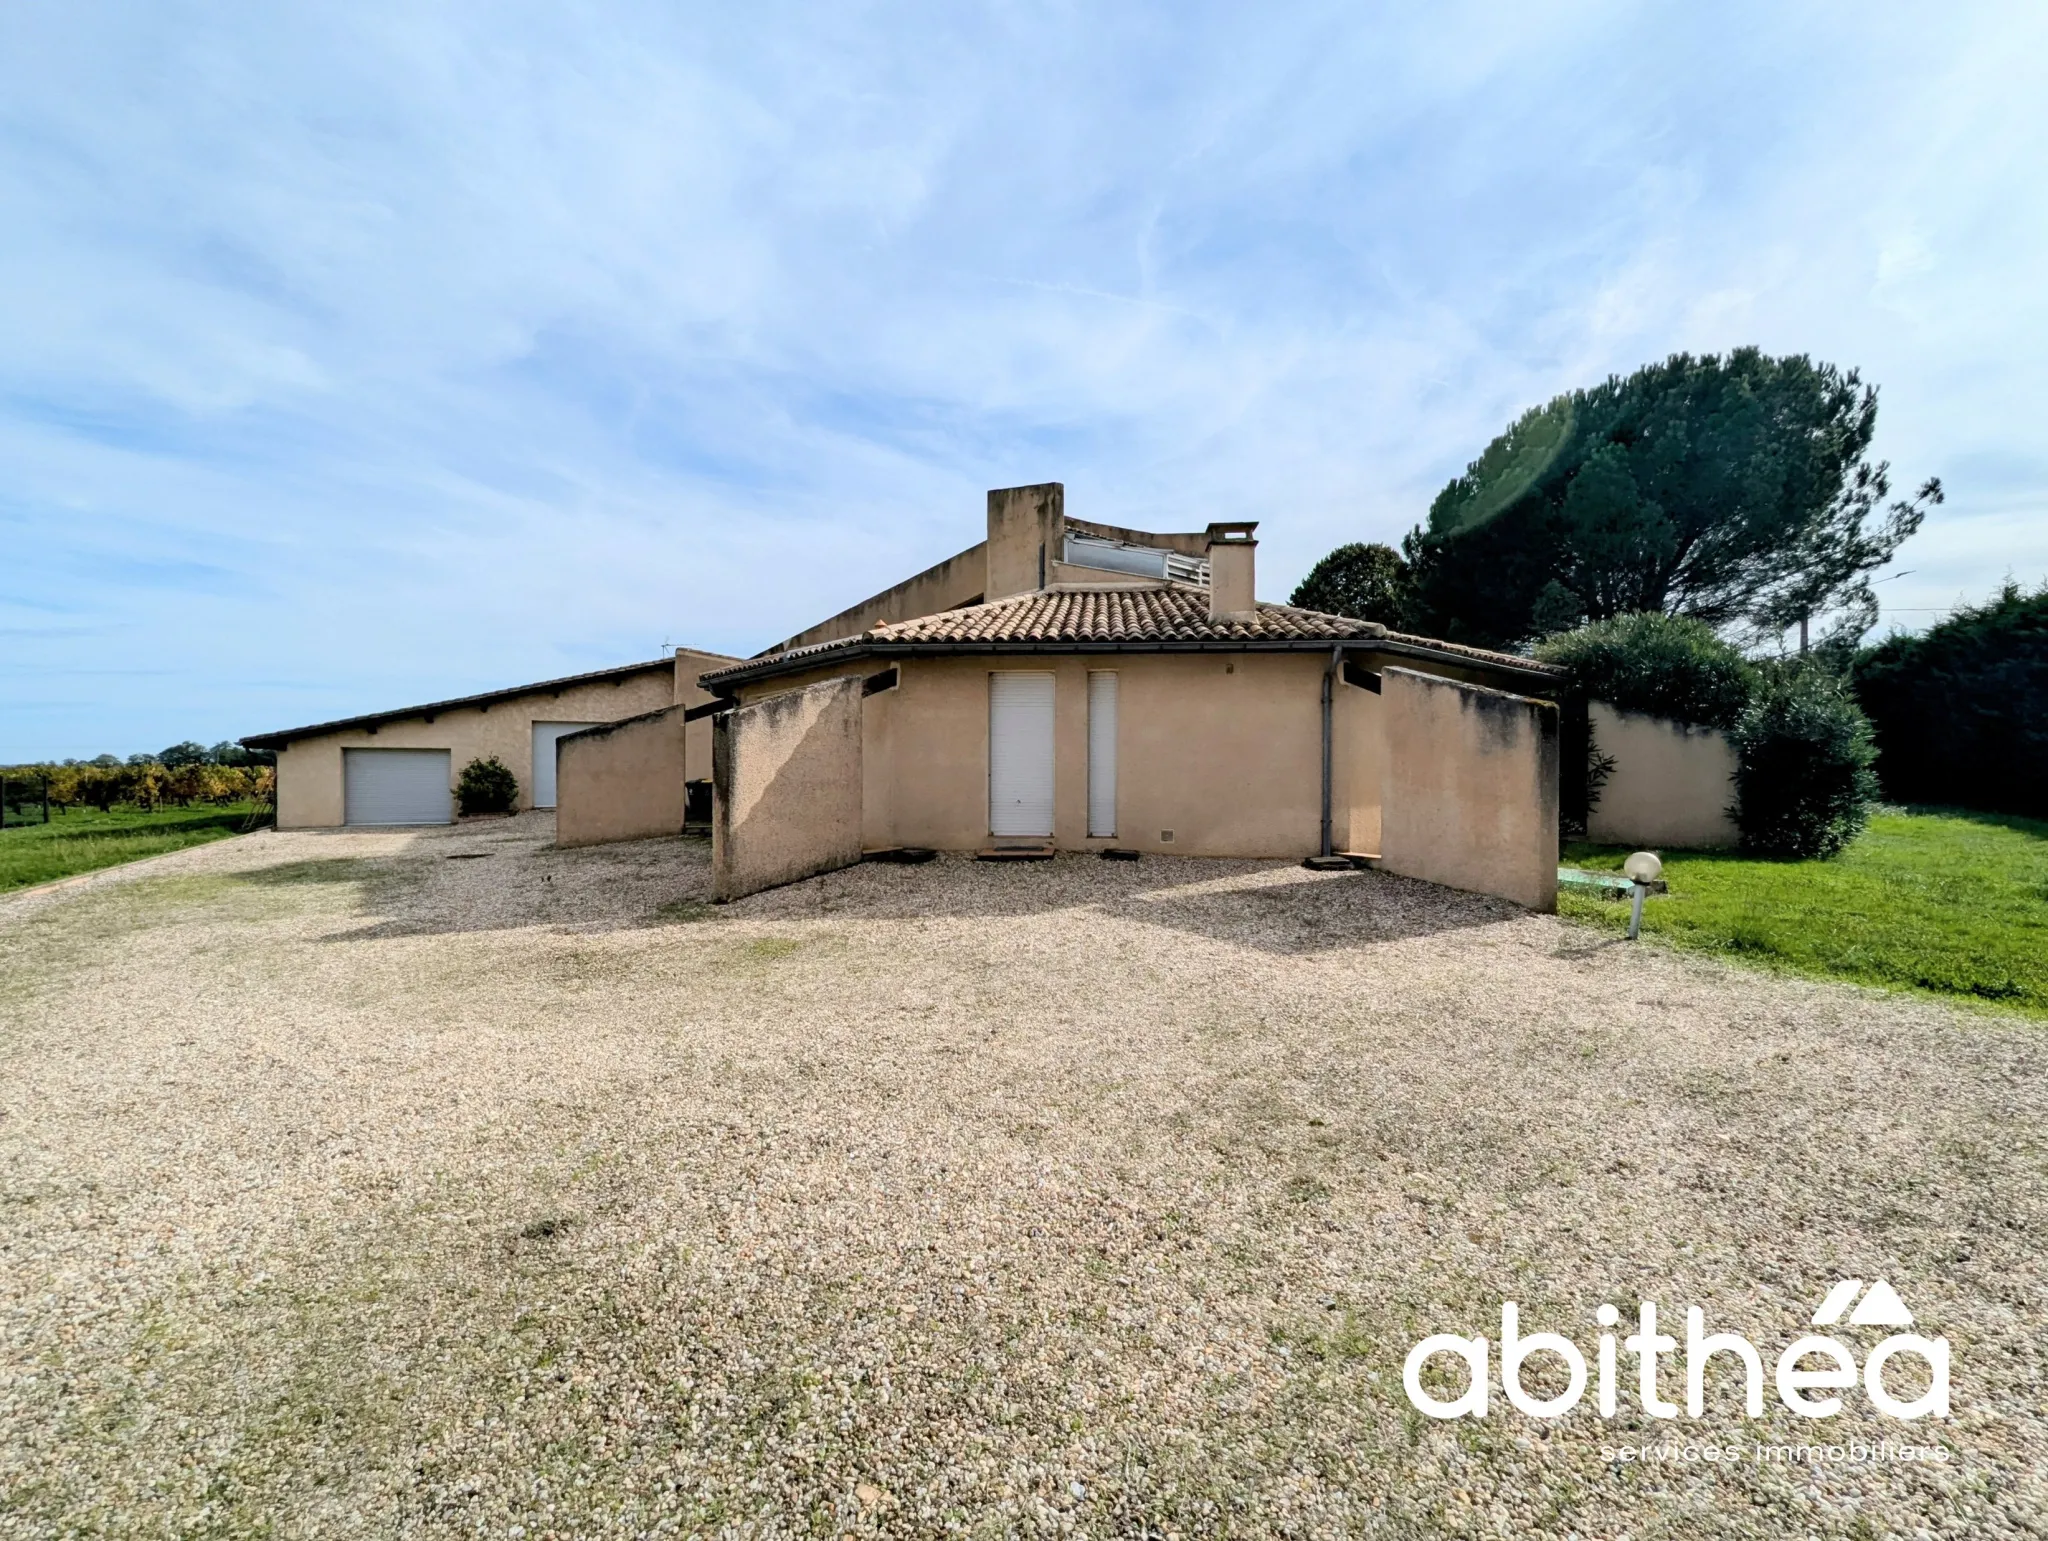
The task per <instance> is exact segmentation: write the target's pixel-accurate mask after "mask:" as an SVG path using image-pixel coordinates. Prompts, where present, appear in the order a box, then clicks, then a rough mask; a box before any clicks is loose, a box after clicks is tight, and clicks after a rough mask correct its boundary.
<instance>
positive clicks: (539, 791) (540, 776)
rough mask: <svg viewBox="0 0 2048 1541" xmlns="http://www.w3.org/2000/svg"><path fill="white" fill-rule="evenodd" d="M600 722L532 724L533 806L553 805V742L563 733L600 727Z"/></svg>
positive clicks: (546, 806) (601, 725)
mask: <svg viewBox="0 0 2048 1541" xmlns="http://www.w3.org/2000/svg"><path fill="white" fill-rule="evenodd" d="M603 726H604V724H603V723H601V722H536V723H535V724H534V725H533V806H534V807H536V808H552V807H554V806H555V742H556V740H558V739H560V738H561V737H562V736H563V735H565V734H569V733H581V732H582V731H583V730H584V729H585V728H601V727H603Z"/></svg>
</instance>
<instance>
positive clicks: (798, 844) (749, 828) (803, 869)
mask: <svg viewBox="0 0 2048 1541" xmlns="http://www.w3.org/2000/svg"><path fill="white" fill-rule="evenodd" d="M713 722H714V724H715V726H714V730H713V736H712V766H713V769H712V789H713V791H712V811H711V891H712V897H713V898H714V899H720V900H724V899H737V898H741V897H744V896H745V895H747V894H751V893H755V892H758V891H759V890H761V889H763V888H772V887H774V886H775V885H776V884H778V883H790V882H794V881H796V880H797V879H798V878H805V877H810V876H812V875H813V874H815V873H819V872H830V871H831V870H833V869H834V868H835V867H845V866H850V865H851V864H852V863H854V862H857V861H859V860H860V855H861V804H862V795H863V794H862V779H861V682H860V680H859V678H857V677H854V678H843V679H832V680H826V681H824V682H822V683H820V684H816V685H811V686H809V687H807V688H805V689H803V690H795V691H787V692H784V693H783V694H781V695H771V696H769V697H768V698H767V699H765V700H763V701H760V702H758V703H756V704H754V705H751V706H740V707H738V708H735V709H734V710H732V711H729V712H721V713H720V714H719V715H718V716H717V717H716V718H714V719H713Z"/></svg>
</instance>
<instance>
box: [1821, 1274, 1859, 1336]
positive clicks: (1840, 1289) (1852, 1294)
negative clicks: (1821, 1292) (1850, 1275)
mask: <svg viewBox="0 0 2048 1541" xmlns="http://www.w3.org/2000/svg"><path fill="white" fill-rule="evenodd" d="M1862 1290H1863V1281H1862V1280H1861V1279H1844V1280H1843V1281H1842V1282H1841V1283H1840V1284H1837V1285H1836V1286H1835V1287H1834V1288H1833V1289H1831V1290H1829V1291H1828V1298H1827V1299H1825V1300H1823V1301H1822V1302H1821V1303H1820V1309H1819V1310H1818V1311H1816V1312H1814V1313H1813V1325H1814V1326H1816V1327H1832V1326H1834V1325H1835V1323H1836V1322H1839V1321H1840V1320H1841V1319H1842V1313H1843V1312H1844V1311H1846V1310H1848V1309H1849V1302H1850V1301H1852V1300H1854V1299H1855V1298H1856V1297H1857V1296H1858V1295H1859V1294H1861V1293H1862Z"/></svg>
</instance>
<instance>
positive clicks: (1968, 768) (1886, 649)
mask: <svg viewBox="0 0 2048 1541" xmlns="http://www.w3.org/2000/svg"><path fill="white" fill-rule="evenodd" d="M1852 677H1853V679H1854V681H1855V688H1856V695H1857V699H1858V700H1859V701H1860V702H1861V703H1862V706H1863V710H1864V711H1865V712H1867V713H1869V714H1870V725H1871V728H1872V730H1873V731H1874V732H1875V734H1876V736H1877V747H1878V750H1879V755H1878V761H1877V774H1878V779H1879V780H1880V781H1882V782H1883V783H1884V791H1885V796H1886V797H1887V798H1889V799H1890V800H1891V801H1893V802H1900V803H1946V804H1951V805H1954V806H1956V807H1961V808H1982V809H1985V810H1987V811H1989V812H1993V813H2018V814H2028V815H2031V816H2033V817H2036V818H2039V817H2043V816H2048V584H2043V585H2042V586H2041V587H2040V588H2039V589H2037V590H2036V591H2035V592H2033V593H2031V594H2028V593H2023V592H2022V591H2021V589H2020V587H2019V585H2018V584H2014V583H2008V584H2007V585H2006V586H2005V588H2004V589H2003V591H2001V592H2000V594H1999V595H1998V597H1997V598H1996V599H1993V600H1992V601H1990V602H1989V603H1988V604H1983V605H1975V606H1972V607H1970V608H1969V609H1965V610H1959V611H1957V612H1956V613H1955V614H1954V615H1952V616H1950V617H1949V618H1948V619H1947V620H1945V621H1943V622H1942V623H1941V624H1940V625H1938V626H1934V627H1931V628H1929V630H1928V631H1927V633H1926V635H1924V636H1919V637H1906V636H1896V637H1889V638H1887V639H1886V640H1885V641H1883V642H1881V643H1879V644H1878V645H1877V646H1876V647H1874V648H1870V649H1868V650H1866V651H1865V652H1863V653H1862V654H1860V655H1859V656H1858V657H1857V659H1856V662H1855V666H1854V672H1853V675H1852Z"/></svg>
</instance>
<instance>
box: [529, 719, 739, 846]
mask: <svg viewBox="0 0 2048 1541" xmlns="http://www.w3.org/2000/svg"><path fill="white" fill-rule="evenodd" d="M688 709H689V708H688V707H684V706H669V707H664V708H662V709H661V710H660V711H658V712H653V713H650V714H648V715H646V716H643V717H629V718H627V719H626V720H625V721H624V722H616V723H613V724H611V725H610V726H609V727H603V728H589V729H586V730H585V731H584V732H581V733H576V734H572V735H571V736H570V737H568V738H565V739H563V740H562V741H561V743H560V744H559V745H558V746H557V749H556V756H555V799H556V801H555V844H557V845H602V844H604V843H605V842H606V841H610V840H644V839H647V838H649V837H650V836H654V835H673V834H676V833H677V832H678V831H680V830H681V829H682V827H683V806H684V792H683V782H684V779H685V778H684V762H685V753H684V738H685V733H686V730H687V729H689V728H694V727H696V726H697V724H696V723H685V722H684V721H683V713H684V712H686V711H687V710H688ZM706 726H707V727H708V723H707V724H706ZM707 749H708V746H707ZM706 769H709V766H708V765H707V766H706Z"/></svg>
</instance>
